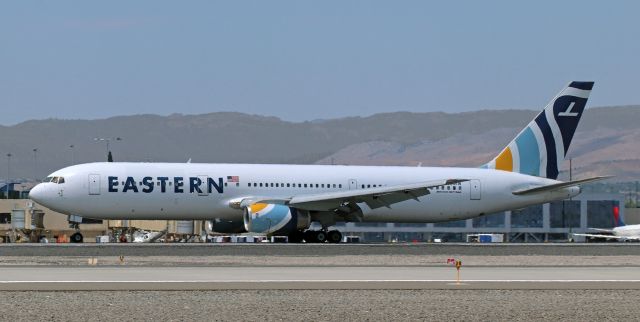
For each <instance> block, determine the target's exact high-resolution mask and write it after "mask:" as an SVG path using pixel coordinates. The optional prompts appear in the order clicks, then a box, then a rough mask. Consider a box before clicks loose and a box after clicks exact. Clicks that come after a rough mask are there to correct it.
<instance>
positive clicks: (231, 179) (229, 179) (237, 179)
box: [227, 176, 240, 182]
mask: <svg viewBox="0 0 640 322" xmlns="http://www.w3.org/2000/svg"><path fill="white" fill-rule="evenodd" d="M227 182H240V177H238V176H227Z"/></svg>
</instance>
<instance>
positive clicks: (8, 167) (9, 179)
mask: <svg viewBox="0 0 640 322" xmlns="http://www.w3.org/2000/svg"><path fill="white" fill-rule="evenodd" d="M10 182H11V153H7V186H6V187H7V199H9V183H10Z"/></svg>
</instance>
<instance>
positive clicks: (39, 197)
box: [29, 183, 46, 204]
mask: <svg viewBox="0 0 640 322" xmlns="http://www.w3.org/2000/svg"><path fill="white" fill-rule="evenodd" d="M29 198H31V200H33V201H35V202H37V203H39V204H42V201H44V199H45V198H46V188H45V187H44V184H42V183H39V184H37V185H36V186H35V187H33V188H32V189H31V191H29Z"/></svg>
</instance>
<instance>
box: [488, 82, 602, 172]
mask: <svg viewBox="0 0 640 322" xmlns="http://www.w3.org/2000/svg"><path fill="white" fill-rule="evenodd" d="M591 88H593V82H571V83H569V85H567V86H566V87H565V88H564V89H563V90H562V91H561V92H560V93H558V95H556V97H554V98H553V100H551V102H549V104H547V106H546V107H545V108H544V110H543V111H542V112H540V114H538V116H536V118H535V119H533V121H531V123H529V125H527V127H525V128H524V129H523V130H522V131H521V132H520V133H519V134H518V135H517V136H516V138H515V139H513V141H511V143H509V145H507V146H506V147H505V148H504V149H503V150H502V152H500V154H498V156H496V157H495V158H494V159H493V160H491V162H489V163H487V164H485V165H484V166H483V167H484V168H489V169H497V170H504V171H512V172H519V173H523V174H528V175H532V176H538V177H545V178H549V179H556V178H558V173H559V170H558V168H559V167H560V165H561V164H562V161H564V158H565V156H566V155H567V151H568V150H569V144H571V139H573V135H574V133H575V132H576V128H577V127H578V122H579V121H580V117H581V116H582V112H583V111H584V107H585V105H586V104H587V98H589V93H591Z"/></svg>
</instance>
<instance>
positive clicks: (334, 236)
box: [327, 230, 342, 244]
mask: <svg viewBox="0 0 640 322" xmlns="http://www.w3.org/2000/svg"><path fill="white" fill-rule="evenodd" d="M327 240H329V242H330V243H334V244H337V243H339V242H341V241H342V233H341V232H340V231H338V230H331V231H329V233H327Z"/></svg>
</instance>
